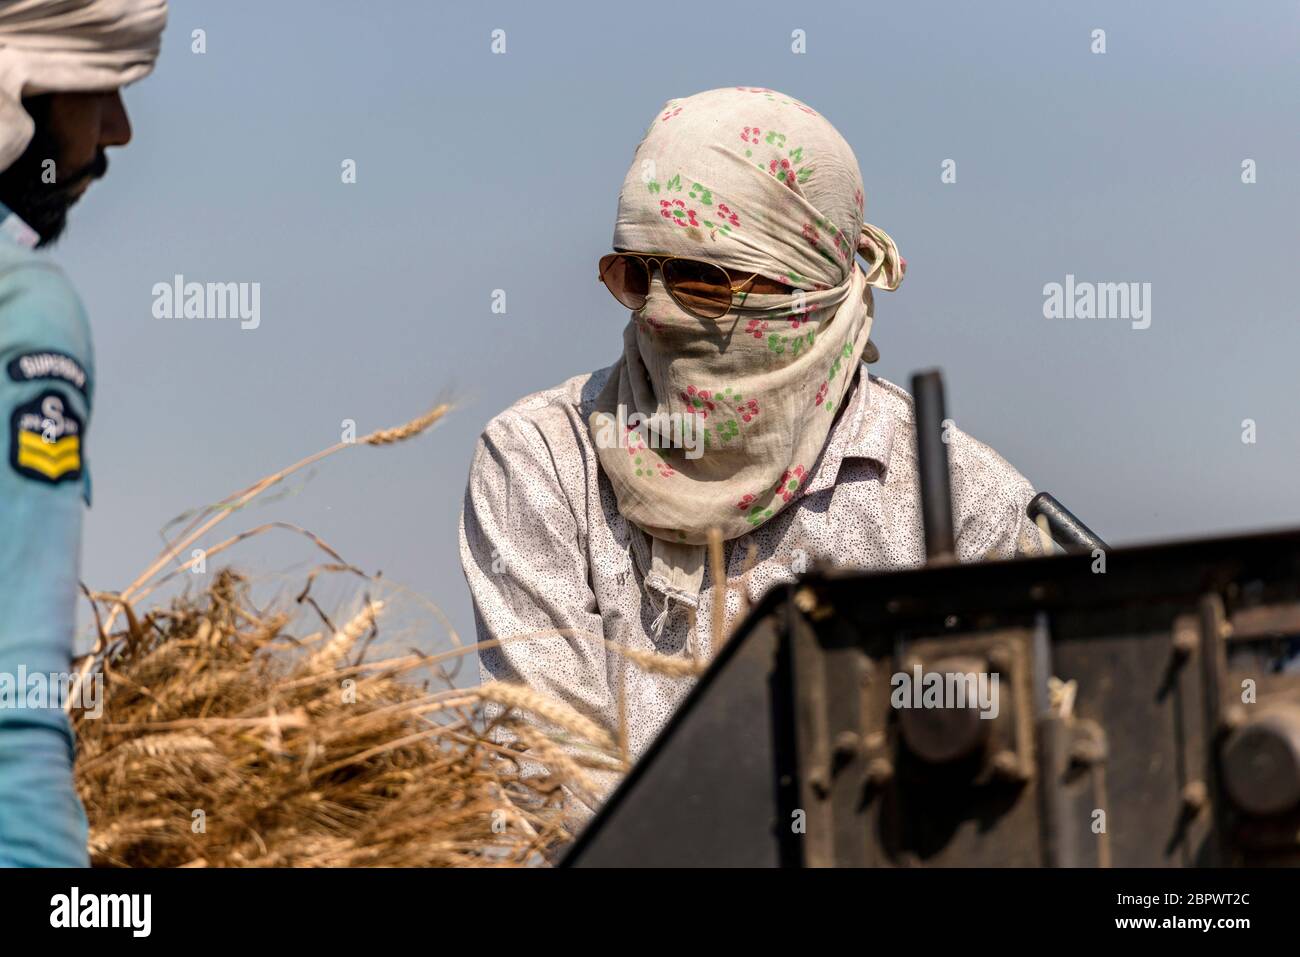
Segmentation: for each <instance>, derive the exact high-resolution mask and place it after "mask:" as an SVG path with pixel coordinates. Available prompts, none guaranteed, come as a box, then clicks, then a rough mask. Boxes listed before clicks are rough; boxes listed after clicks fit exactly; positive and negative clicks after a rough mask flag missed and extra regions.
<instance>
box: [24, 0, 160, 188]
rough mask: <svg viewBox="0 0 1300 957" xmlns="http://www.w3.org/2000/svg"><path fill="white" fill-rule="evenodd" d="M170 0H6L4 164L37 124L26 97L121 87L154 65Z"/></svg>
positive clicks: (28, 138)
mask: <svg viewBox="0 0 1300 957" xmlns="http://www.w3.org/2000/svg"><path fill="white" fill-rule="evenodd" d="M166 23H167V0H0V170H4V169H8V168H9V166H10V165H11V164H12V163H13V161H14V160H16V159H17V158H18V157H19V156H21V155H22V152H23V150H24V149H26V148H27V144H28V143H29V142H31V139H32V133H33V131H34V130H35V124H34V123H33V122H32V118H31V117H30V116H28V115H27V111H26V110H24V109H23V105H22V98H23V97H24V96H33V95H37V94H41V93H76V92H92V91H97V90H115V89H117V88H118V87H122V86H126V85H127V84H128V83H133V82H135V81H136V80H138V79H140V78H141V77H143V76H146V75H147V74H148V73H149V71H150V70H152V69H153V63H154V60H155V59H157V57H158V47H159V46H160V44H161V40H162V30H163V26H164V25H166Z"/></svg>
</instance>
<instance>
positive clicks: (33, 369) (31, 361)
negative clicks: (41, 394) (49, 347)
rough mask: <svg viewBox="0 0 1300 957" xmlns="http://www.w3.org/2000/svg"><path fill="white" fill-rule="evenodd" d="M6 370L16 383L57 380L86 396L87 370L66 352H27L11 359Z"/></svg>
mask: <svg viewBox="0 0 1300 957" xmlns="http://www.w3.org/2000/svg"><path fill="white" fill-rule="evenodd" d="M6 368H7V369H8V372H9V378H11V379H13V380H14V381H15V382H31V381H33V380H35V379H57V380H59V381H61V382H66V383H68V385H70V386H72V387H73V388H74V389H76V390H77V391H78V392H80V393H81V394H82V395H83V396H85V395H86V370H85V369H83V368H82V367H81V363H80V362H78V361H77V360H76V359H74V358H72V356H70V355H68V354H67V353H66V352H51V351H43V352H25V353H23V354H22V355H20V356H16V357H15V358H13V359H10V360H9V365H8V366H7V367H6Z"/></svg>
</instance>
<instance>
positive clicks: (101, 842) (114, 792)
mask: <svg viewBox="0 0 1300 957" xmlns="http://www.w3.org/2000/svg"><path fill="white" fill-rule="evenodd" d="M448 408H449V407H448V406H447V405H445V404H444V405H440V406H438V407H436V408H434V409H432V410H430V411H429V412H428V413H426V414H425V415H423V416H421V417H419V418H417V419H415V420H413V421H411V422H410V423H407V424H406V425H404V426H401V427H398V428H395V429H385V430H381V431H378V432H374V433H372V434H370V435H368V436H365V437H364V438H361V439H358V440H357V442H356V443H355V444H356V445H368V446H380V445H390V444H393V443H396V442H401V441H404V440H406V439H409V438H412V437H413V436H416V435H419V434H420V433H422V432H423V431H425V430H426V429H428V428H429V427H430V426H431V425H433V424H434V423H435V422H437V421H438V420H439V419H440V418H441V417H442V416H443V415H444V414H445V413H446V412H447V411H448ZM350 445H351V443H340V444H339V445H336V446H333V447H332V448H330V449H326V450H324V451H323V452H319V453H317V454H315V455H313V456H309V457H308V458H306V459H303V460H302V461H301V462H298V463H297V464H295V465H293V466H290V467H289V468H287V469H284V470H281V471H280V472H276V473H274V474H273V475H270V476H267V477H266V478H265V479H262V480H261V481H260V482H257V483H255V484H254V485H252V486H249V487H248V488H247V489H244V490H243V491H242V492H238V493H236V494H235V495H232V496H230V497H229V498H227V499H225V500H224V501H223V502H221V503H218V504H217V505H215V506H212V507H210V508H208V509H204V510H202V511H200V512H199V513H198V514H197V515H196V516H195V517H194V518H193V519H192V520H191V521H190V523H189V525H188V526H187V527H186V528H185V529H183V530H182V531H181V532H180V534H179V537H178V538H177V539H176V540H175V541H174V542H172V544H171V545H170V546H169V547H168V548H167V549H165V550H164V552H163V553H162V554H161V555H160V556H159V558H158V559H157V560H156V561H155V562H154V563H153V564H152V565H150V567H149V568H148V569H146V571H145V572H144V573H143V574H141V575H140V577H138V578H137V579H136V580H135V581H134V582H132V583H131V584H130V585H129V586H128V587H127V588H126V589H124V590H123V591H121V592H120V593H91V592H87V595H88V597H89V598H90V600H91V603H92V606H93V607H94V609H95V619H96V622H97V625H98V639H97V641H96V643H95V646H94V648H93V650H92V651H91V653H90V654H88V655H87V656H86V657H85V659H84V660H83V661H82V662H81V665H80V669H79V673H80V675H81V677H82V678H83V679H84V678H85V677H88V676H91V675H102V676H103V680H104V700H103V713H102V716H101V717H98V718H92V717H90V713H89V712H84V711H79V710H74V711H73V712H72V715H71V717H72V721H73V725H74V728H75V730H76V734H77V739H78V758H77V764H76V782H77V787H78V790H79V791H80V794H81V798H82V801H83V803H84V804H85V807H86V813H87V816H88V819H89V822H90V854H91V860H92V863H93V864H95V865H100V866H119V867H139V866H147V867H167V866H186V867H220V866H421V865H423V866H439V865H449V866H520V865H530V864H539V863H545V862H546V861H547V860H549V859H551V858H553V857H554V855H555V854H556V853H557V851H558V850H559V849H561V848H562V847H563V846H564V845H565V843H566V842H567V841H569V840H570V839H571V838H572V836H573V832H574V828H575V826H576V825H575V824H574V821H573V819H572V818H571V816H570V813H571V812H570V808H571V807H572V802H570V801H568V800H566V799H567V797H568V796H569V795H576V796H577V797H578V798H580V799H581V800H582V801H583V802H586V803H587V804H589V805H590V804H591V803H593V802H594V801H596V800H598V799H599V794H600V788H599V787H598V786H597V784H596V778H595V777H593V773H596V774H599V775H608V774H610V773H611V772H612V773H614V774H615V775H616V774H617V773H619V772H622V771H625V770H626V767H627V765H626V755H625V753H624V751H623V748H622V747H621V745H620V743H621V742H622V741H624V740H625V738H626V729H623V728H619V729H611V728H605V727H602V726H601V725H600V724H598V723H597V722H596V721H594V720H592V719H591V718H590V717H588V716H587V715H584V714H582V713H580V712H579V711H577V710H576V709H574V708H573V707H572V706H571V705H569V704H567V703H565V702H560V701H556V700H554V699H550V698H547V697H546V696H544V695H541V694H539V693H538V692H536V691H535V690H533V689H530V688H526V687H521V686H516V685H508V684H502V683H489V684H486V685H484V686H483V687H480V688H466V689H462V688H456V687H454V685H453V683H452V679H451V676H450V675H449V674H448V673H447V672H446V671H445V670H444V668H443V666H444V663H446V662H448V661H450V660H453V659H456V658H458V657H459V656H463V655H465V654H472V653H474V652H475V650H476V648H475V646H468V647H461V648H456V649H455V650H453V651H449V652H444V653H441V654H438V655H423V654H418V653H411V654H404V655H400V656H397V657H391V658H380V659H378V660H367V659H366V657H365V656H366V653H367V650H368V649H369V647H370V643H371V640H372V639H373V638H374V637H375V635H376V633H377V631H378V630H379V629H380V628H381V627H382V624H383V614H384V610H385V605H384V603H383V602H381V601H378V600H370V599H369V598H368V597H367V598H366V599H365V600H363V601H362V602H361V603H360V604H359V607H358V608H357V609H356V610H355V611H354V613H353V614H352V615H351V616H350V617H349V618H347V619H346V620H345V623H344V624H342V625H341V626H337V627H335V626H332V625H330V624H329V623H328V621H327V620H326V619H325V616H324V614H323V613H322V614H320V615H319V617H320V618H321V620H322V621H323V622H324V623H325V627H324V628H323V629H318V630H317V631H315V632H314V633H311V634H300V632H301V630H302V629H301V628H299V627H298V625H300V624H301V623H302V622H303V620H304V619H306V618H307V614H306V611H305V609H308V608H311V609H315V610H316V611H317V612H319V608H317V607H316V605H315V603H314V601H313V600H312V599H311V598H310V595H309V592H310V589H311V583H312V581H313V580H314V579H315V578H316V576H317V575H318V574H320V573H329V572H344V573H348V574H353V575H361V574H362V573H361V572H360V571H359V570H358V569H356V568H354V567H353V566H351V565H348V564H347V563H345V562H344V561H343V560H342V559H341V558H340V557H339V556H338V555H337V553H335V552H334V551H333V550H332V549H331V548H329V546H328V545H326V544H325V543H324V542H322V541H320V540H319V539H318V538H316V537H315V536H313V535H311V533H309V532H306V531H304V530H302V529H296V527H294V526H286V525H284V524H283V523H269V524H267V525H263V526H258V527H257V528H255V529H251V530H249V531H246V532H243V533H240V534H238V535H236V536H234V537H233V538H229V539H226V540H224V541H223V542H221V543H219V544H218V545H215V546H213V547H212V548H209V549H208V550H207V552H206V557H208V558H211V557H212V555H213V554H214V553H216V552H218V551H221V550H224V549H226V548H228V547H230V546H232V545H234V544H236V543H238V542H240V541H244V540H246V539H248V538H250V537H252V536H255V535H257V534H259V533H260V532H261V531H264V530H266V529H267V528H271V527H289V528H294V530H296V531H299V532H301V533H302V534H304V535H306V536H307V537H308V538H310V539H311V540H312V541H313V542H314V543H315V544H316V545H317V546H318V547H320V548H321V549H323V550H324V551H325V552H326V553H327V554H328V555H329V556H330V557H331V559H332V560H333V561H332V562H331V564H329V565H325V566H321V567H320V568H319V569H317V570H315V571H313V572H312V573H311V574H310V575H309V576H308V579H307V584H306V587H304V589H303V590H302V593H301V594H299V595H298V603H297V605H296V606H294V605H290V607H288V608H278V609H270V610H268V609H261V608H258V607H257V605H256V604H255V603H254V602H253V600H252V599H251V597H250V594H249V588H248V584H247V583H246V581H245V580H244V578H243V577H241V575H239V574H238V573H237V572H234V571H232V570H230V569H223V570H220V571H217V572H215V573H212V574H211V575H209V576H208V580H209V584H208V585H207V587H206V588H204V589H203V590H202V591H199V592H197V593H189V592H186V593H185V594H182V595H181V596H179V597H175V598H173V599H172V600H170V601H169V602H166V603H161V602H158V601H156V600H155V602H154V604H153V605H152V606H148V607H146V605H145V604H144V599H145V598H146V597H148V596H150V595H151V594H153V593H154V592H155V591H156V589H157V588H158V587H159V586H160V585H162V584H163V583H165V582H166V581H168V580H170V579H172V578H174V577H176V576H177V575H178V574H179V573H180V572H182V571H184V570H187V569H188V568H189V567H190V566H191V565H192V563H193V562H192V561H187V562H183V563H182V562H180V560H179V556H181V555H184V554H188V549H190V547H191V546H192V545H194V544H195V543H196V542H198V541H200V540H201V539H202V538H203V536H204V535H206V534H207V533H208V532H210V531H211V530H212V529H213V528H214V527H215V526H216V525H217V524H219V523H220V522H222V521H223V520H225V519H226V518H227V517H229V516H230V515H232V514H234V513H235V512H236V511H238V510H240V509H242V508H243V507H244V506H245V505H247V504H248V503H249V502H250V501H252V500H253V499H254V498H256V497H257V496H258V495H260V494H262V493H263V492H265V491H266V490H267V489H269V488H271V487H273V486H275V485H277V484H278V483H280V482H281V481H283V480H284V478H286V477H287V476H289V475H291V474H292V473H294V472H296V471H298V470H300V469H302V468H303V467H305V466H307V465H309V464H311V463H313V462H316V461H319V460H320V459H322V458H324V457H325V456H327V455H330V454H333V453H334V452H337V451H340V450H342V449H343V448H347V447H349V446H350ZM186 577H188V576H186ZM524 637H528V636H524ZM485 644H495V642H492V643H485ZM610 647H611V648H613V649H614V650H616V651H619V652H621V653H623V654H626V655H627V656H628V658H629V659H630V660H631V661H633V662H634V663H635V664H636V665H638V666H639V667H642V668H646V669H648V670H651V671H654V672H657V673H663V674H668V675H674V676H679V677H686V676H691V675H694V674H698V672H699V671H700V670H701V668H702V667H703V663H701V662H697V661H695V660H693V659H682V658H669V657H663V656H659V655H653V654H647V653H644V652H634V651H630V650H628V649H624V648H622V647H621V646H618V645H613V644H611V645H610ZM70 697H72V698H73V699H74V700H76V699H77V696H76V695H72V696H70ZM489 715H490V717H489Z"/></svg>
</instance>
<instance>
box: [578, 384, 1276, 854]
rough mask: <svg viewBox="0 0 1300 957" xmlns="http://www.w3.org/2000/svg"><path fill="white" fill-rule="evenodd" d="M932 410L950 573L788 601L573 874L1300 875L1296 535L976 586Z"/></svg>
mask: <svg viewBox="0 0 1300 957" xmlns="http://www.w3.org/2000/svg"><path fill="white" fill-rule="evenodd" d="M913 392H914V396H915V401H916V410H917V423H918V425H917V428H918V456H919V461H920V464H921V484H922V495H923V508H924V514H925V535H926V544H927V549H928V553H929V556H930V559H931V561H930V563H929V564H927V566H926V567H924V568H919V569H913V570H907V571H897V572H888V573H879V574H869V575H863V574H852V575H846V574H833V573H819V572H816V571H814V573H813V574H811V575H808V576H806V577H805V578H804V579H802V580H801V581H800V582H799V583H797V584H795V585H791V586H788V587H784V588H781V589H778V590H775V591H773V592H771V593H769V594H768V595H767V596H766V597H765V598H764V600H763V601H762V602H761V603H760V604H759V606H758V607H757V608H755V609H754V611H753V612H752V613H751V614H750V616H749V617H748V618H747V619H746V621H745V623H744V624H743V625H742V626H741V627H740V629H739V630H738V631H737V633H736V634H735V635H733V636H732V638H731V639H730V641H729V642H728V643H727V645H726V646H725V647H724V648H723V650H722V651H721V652H720V654H719V655H718V658H717V659H716V660H715V661H714V662H712V664H711V666H710V667H709V669H708V671H707V672H706V674H705V675H703V676H702V678H701V679H700V681H699V683H698V685H697V686H696V687H695V688H694V689H693V690H692V692H691V693H690V695H689V696H688V697H687V699H686V700H685V702H684V703H683V704H682V706H681V707H680V708H679V710H678V711H677V712H676V714H675V715H674V716H673V717H672V719H671V720H670V721H669V723H668V724H667V726H666V727H665V728H664V730H663V731H662V733H661V734H660V736H659V737H658V739H657V740H656V741H655V742H654V744H652V745H651V747H650V748H649V749H648V750H647V752H646V753H645V754H644V755H643V756H642V758H641V760H640V761H639V762H638V763H637V765H636V766H635V767H634V768H633V769H632V771H631V772H630V774H629V775H628V777H627V779H626V780H625V781H624V782H623V784H622V785H621V786H620V788H619V789H618V790H617V791H616V792H615V793H614V794H613V795H612V796H611V797H610V799H609V801H608V802H607V803H606V804H605V806H604V807H603V808H602V810H601V811H600V813H599V814H598V815H597V816H596V818H595V819H594V820H593V821H592V823H591V824H590V825H589V826H588V827H587V829H586V830H585V831H584V832H583V833H582V834H581V835H580V836H579V838H578V840H577V841H576V842H575V844H574V846H573V847H572V849H571V850H570V852H569V854H568V855H567V857H566V858H565V862H564V863H566V864H567V865H571V866H612V865H623V866H629V865H631V866H656V865H664V866H691V865H699V866H954V865H955V866H1063V867H1072V866H1102V867H1105V866H1114V867H1129V866H1171V867H1189V866H1232V865H1260V864H1280V865H1295V864H1298V863H1300V668H1294V669H1293V664H1294V663H1295V662H1296V657H1297V652H1300V531H1289V532H1281V533H1271V534H1261V535H1251V536H1237V537H1229V538H1220V539H1210V540H1203V541H1192V542H1183V543H1174V544H1161V545H1154V546H1144V547H1131V548H1114V549H1112V548H1109V547H1107V546H1106V545H1105V543H1104V542H1102V541H1101V540H1100V539H1099V538H1098V537H1097V536H1096V535H1095V534H1094V533H1093V532H1091V531H1090V530H1089V529H1088V528H1087V527H1086V526H1085V525H1083V523H1082V522H1080V521H1079V520H1078V519H1077V518H1076V517H1074V516H1073V515H1071V514H1070V513H1069V511H1068V510H1066V509H1065V508H1064V507H1063V506H1061V505H1060V503H1058V502H1056V501H1055V500H1054V499H1052V498H1051V497H1050V496H1047V495H1040V496H1038V497H1037V498H1036V499H1035V500H1034V502H1033V504H1031V506H1030V514H1031V516H1034V517H1035V518H1037V517H1038V516H1041V519H1040V525H1045V526H1046V530H1047V531H1048V532H1050V534H1051V536H1052V538H1053V539H1055V541H1056V542H1057V544H1059V545H1060V546H1061V547H1062V548H1063V549H1064V550H1065V552H1066V553H1065V554H1056V555H1052V556H1049V557H1045V558H1032V559H1016V560H1013V561H999V562H985V563H980V564H966V565H959V564H956V563H955V562H953V560H952V556H953V545H952V542H953V523H952V514H951V506H950V504H949V502H950V491H949V484H948V469H947V449H946V446H944V444H943V442H942V439H941V438H940V433H941V425H940V423H941V422H942V420H943V393H942V385H941V383H940V381H939V379H938V375H937V373H930V374H928V375H926V376H919V377H917V378H916V379H914V381H913ZM933 676H938V680H937V681H936V680H934V678H933ZM995 676H996V679H997V680H996V682H994V680H993V679H994V677H995ZM981 682H982V683H981ZM963 691H964V692H965V700H964V701H962V700H961V699H962V693H963ZM954 692H955V693H956V697H955V698H954Z"/></svg>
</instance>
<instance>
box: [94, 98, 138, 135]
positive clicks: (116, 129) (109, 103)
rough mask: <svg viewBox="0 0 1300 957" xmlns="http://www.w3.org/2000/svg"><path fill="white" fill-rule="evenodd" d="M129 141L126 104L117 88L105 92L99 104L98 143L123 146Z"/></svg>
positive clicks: (129, 131) (129, 126) (129, 129)
mask: <svg viewBox="0 0 1300 957" xmlns="http://www.w3.org/2000/svg"><path fill="white" fill-rule="evenodd" d="M129 142H131V120H130V119H129V118H128V117H127V115H126V105H125V104H124V103H123V102H122V94H121V93H120V92H118V91H117V90H114V91H113V92H112V93H105V94H104V95H103V100H102V102H101V104H100V115H99V145H100V148H101V149H102V148H103V147H105V146H125V145H126V144H127V143H129Z"/></svg>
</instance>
